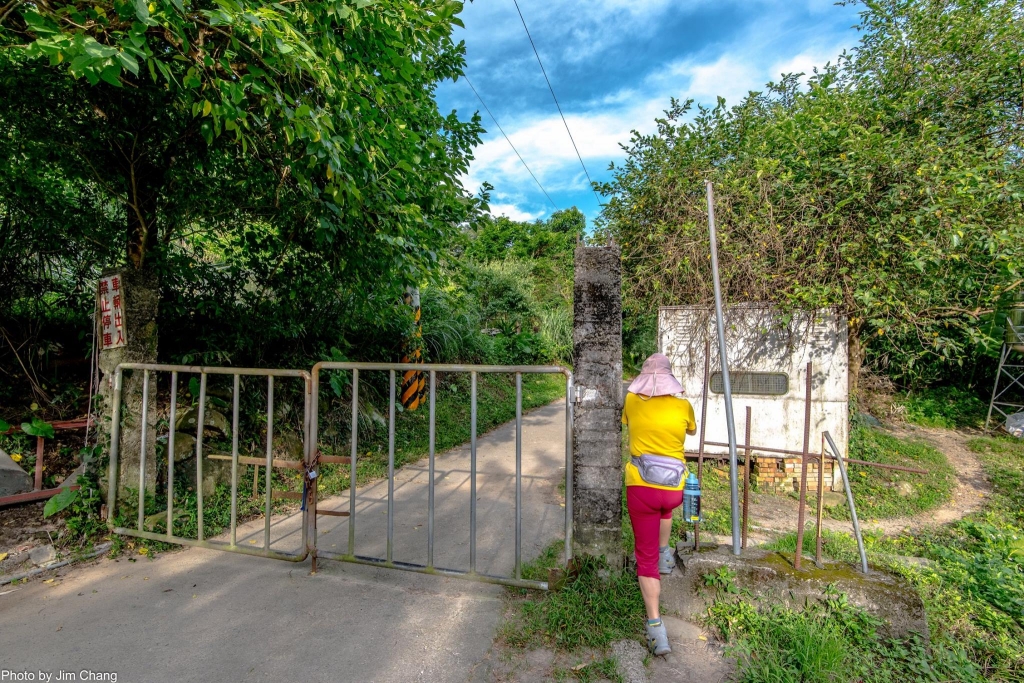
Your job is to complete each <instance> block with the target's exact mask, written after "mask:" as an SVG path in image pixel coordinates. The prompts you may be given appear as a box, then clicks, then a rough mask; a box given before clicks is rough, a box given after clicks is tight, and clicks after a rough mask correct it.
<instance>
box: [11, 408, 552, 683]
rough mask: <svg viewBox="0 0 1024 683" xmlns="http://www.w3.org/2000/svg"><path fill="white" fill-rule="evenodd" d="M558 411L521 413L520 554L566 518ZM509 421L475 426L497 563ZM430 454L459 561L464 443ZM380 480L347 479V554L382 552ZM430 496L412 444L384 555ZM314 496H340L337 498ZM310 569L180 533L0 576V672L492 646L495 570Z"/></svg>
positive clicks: (425, 657)
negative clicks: (78, 562) (32, 574)
mask: <svg viewBox="0 0 1024 683" xmlns="http://www.w3.org/2000/svg"><path fill="white" fill-rule="evenodd" d="M563 411H564V408H563V404H561V403H556V404H552V405H550V406H547V407H544V408H541V409H538V410H536V411H533V412H532V413H530V414H529V415H527V416H526V417H525V418H524V429H523V472H524V475H525V476H524V480H523V507H524V514H523V525H524V531H523V554H524V558H525V559H526V560H528V559H530V558H532V557H535V556H536V555H537V554H538V553H539V551H540V550H541V549H542V548H544V547H545V546H547V545H548V544H549V543H550V542H551V541H553V540H555V539H557V538H559V537H560V536H561V533H562V531H563V525H564V514H565V511H564V507H562V505H561V504H560V500H561V498H560V495H559V492H558V486H559V483H560V482H561V481H562V479H563V477H564V459H565V456H564V448H565V446H564V444H565V420H564V412H563ZM514 435H515V432H514V424H507V425H504V426H502V427H500V428H498V429H496V430H494V431H493V432H491V433H489V434H487V435H486V436H483V437H481V438H480V439H479V440H478V455H477V457H478V468H479V470H478V471H479V474H478V481H477V484H478V492H477V493H478V509H477V514H478V520H477V525H478V541H477V553H478V558H477V569H478V571H481V572H489V573H508V572H510V571H511V568H512V565H513V562H514V559H513V557H514V539H515V537H514V514H513V511H514V507H513V505H514V491H515V481H514V477H513V476H511V474H510V473H514V471H515V450H514ZM435 469H436V471H435V477H436V482H437V483H436V506H437V507H436V513H435V514H436V519H435V528H436V540H435V543H436V546H435V563H436V564H437V565H439V566H446V567H452V568H463V569H465V568H468V565H469V532H468V529H469V519H468V517H469V449H468V447H465V448H460V449H455V450H453V451H451V452H449V453H447V454H445V455H444V456H441V457H438V459H437V461H436V468H435ZM386 492H387V485H386V482H383V483H377V484H373V485H370V486H367V487H363V488H361V489H358V490H357V494H358V496H357V498H358V501H357V502H358V505H357V515H356V540H357V543H356V552H357V554H366V555H376V554H383V552H384V545H385V538H386V536H385V533H386V519H387V516H386V514H383V513H384V511H386ZM426 497H427V463H426V461H425V460H424V461H422V462H420V463H416V464H413V465H410V466H407V467H405V468H403V469H402V470H401V471H400V472H399V473H398V475H397V476H396V483H395V553H394V557H395V559H396V560H405V561H412V562H420V563H422V562H423V561H424V560H425V559H426ZM323 504H324V503H322V505H323ZM326 505H327V506H328V507H333V508H334V509H348V508H347V506H348V498H347V496H343V497H341V498H337V499H332V500H331V501H328V502H326ZM319 524H320V529H319V531H320V547H324V548H329V547H330V546H331V545H332V544H334V545H337V547H338V549H339V550H341V551H344V550H345V548H346V547H347V541H348V529H347V520H345V519H344V518H330V517H321V518H320V522H319ZM298 529H299V524H298V519H297V517H296V516H290V517H275V518H274V521H273V533H272V545H273V546H274V547H275V548H294V547H296V546H297V545H298V531H297V530H298ZM247 533H248V534H251V536H249V535H247ZM335 538H337V539H338V540H337V543H336V544H335V543H334V539H335ZM250 540H255V541H257V543H258V544H260V545H261V544H262V524H258V523H257V524H253V525H249V526H247V527H245V528H243V529H241V530H240V532H239V543H240V544H242V543H248V542H249V541H250ZM319 569H320V571H319V572H318V573H317V574H316V575H315V576H311V575H310V574H309V561H308V560H307V561H306V562H305V563H302V564H298V565H296V564H290V563H287V562H281V561H277V560H269V559H263V558H256V557H246V556H242V555H237V554H233V553H224V552H220V551H214V550H202V549H188V550H184V551H182V552H175V553H167V554H164V555H161V556H159V557H157V558H156V559H154V560H147V559H139V560H138V561H136V562H129V561H128V560H126V559H121V560H102V561H99V562H96V563H93V564H91V565H89V566H80V567H77V568H74V569H71V570H69V571H66V572H65V573H63V575H61V576H59V577H58V578H57V579H56V580H55V581H54V582H53V583H50V584H47V583H44V582H43V580H42V579H36V580H33V581H32V582H31V583H29V584H27V585H24V586H21V587H15V588H16V590H15V592H12V593H7V594H2V593H3V592H4V591H5V590H11V587H4V588H0V672H2V671H3V670H5V669H6V670H10V671H15V672H20V671H32V672H33V673H36V679H35V680H40V676H39V675H38V672H40V671H42V672H47V673H50V674H53V678H52V680H55V681H56V680H58V675H57V674H58V672H60V671H66V672H67V671H70V672H74V673H75V675H76V677H78V676H80V675H81V672H82V671H83V670H85V671H86V672H90V671H91V672H94V673H95V672H116V673H117V674H118V676H117V680H118V681H119V682H122V683H124V682H129V683H133V682H135V681H174V682H175V683H179V682H186V681H218V682H219V683H228V682H230V681H274V682H275V683H276V682H279V681H303V682H307V681H308V682H316V681H331V682H332V683H334V682H337V681H403V682H405V681H410V680H415V681H419V680H422V681H465V680H467V679H468V678H469V677H470V676H471V674H472V671H473V669H474V667H475V666H476V665H477V663H479V662H480V661H481V660H482V659H483V658H484V656H485V655H486V653H487V651H488V649H489V648H490V647H491V643H492V641H493V639H494V635H495V630H496V628H497V626H498V624H499V622H500V618H501V614H502V610H503V602H502V600H501V594H502V589H501V588H500V587H498V586H494V585H488V584H480V583H475V582H470V581H465V580H460V579H449V578H442V577H436V576H425V575H421V574H414V573H409V572H401V571H396V570H388V569H379V568H375V567H367V566H363V565H354V564H345V563H340V562H332V561H329V560H322V561H321V562H320V567H319ZM43 680H45V678H43ZM67 680H75V679H70V678H69V679H67ZM77 680H83V679H82V678H80V677H79V678H77Z"/></svg>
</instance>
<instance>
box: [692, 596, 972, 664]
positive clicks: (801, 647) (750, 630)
mask: <svg viewBox="0 0 1024 683" xmlns="http://www.w3.org/2000/svg"><path fill="white" fill-rule="evenodd" d="M706 621H707V623H708V625H710V626H712V627H713V628H715V629H716V630H717V631H718V633H719V635H720V636H721V637H722V638H723V639H724V640H725V641H726V642H727V643H728V647H727V651H728V653H729V654H730V655H731V656H734V657H736V660H737V669H738V671H737V676H736V679H735V680H737V681H740V682H741V683H783V682H786V683H788V682H792V683H802V682H804V681H807V682H808V683H809V682H811V681H836V682H839V681H859V682H863V683H869V682H870V683H890V682H892V683H895V682H903V681H908V680H912V681H936V682H938V681H981V680H985V679H984V678H982V676H981V671H980V669H979V668H978V667H977V666H976V665H975V664H974V663H973V662H971V661H969V660H967V659H965V658H964V657H963V656H962V653H961V652H958V651H950V650H948V649H947V648H945V647H944V646H942V645H935V644H933V646H932V647H931V649H929V648H928V647H927V645H926V644H925V642H924V641H923V640H922V639H921V638H919V637H913V638H910V639H908V640H906V641H896V640H886V639H883V638H881V637H880V635H879V628H880V627H881V626H882V625H883V624H882V622H881V621H879V620H878V619H876V618H874V617H872V616H871V615H869V614H868V613H867V612H865V611H863V610H861V609H858V608H856V607H854V606H852V605H850V604H849V603H848V602H847V600H846V598H845V596H843V595H840V594H838V593H835V592H832V591H826V593H825V594H824V596H823V598H822V600H820V601H816V602H811V603H810V604H808V605H807V606H806V607H805V608H804V609H803V610H799V611H798V610H794V609H791V608H788V607H786V606H783V605H779V604H777V603H771V604H761V603H757V602H748V601H744V600H736V599H728V600H724V599H723V600H719V601H717V602H715V603H714V604H713V605H712V606H711V608H710V609H709V610H708V617H707V620H706Z"/></svg>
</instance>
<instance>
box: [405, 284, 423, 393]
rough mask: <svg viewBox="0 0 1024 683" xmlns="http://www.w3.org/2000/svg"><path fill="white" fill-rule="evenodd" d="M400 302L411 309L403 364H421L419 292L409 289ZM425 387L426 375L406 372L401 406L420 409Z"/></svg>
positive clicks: (415, 371) (421, 324)
mask: <svg viewBox="0 0 1024 683" xmlns="http://www.w3.org/2000/svg"><path fill="white" fill-rule="evenodd" d="M402 300H403V301H404V302H405V304H406V305H407V306H412V309H413V324H414V328H413V333H412V335H411V336H410V337H407V338H406V340H405V343H404V344H403V351H402V362H403V363H422V362H423V323H422V322H421V321H420V314H421V311H420V291H419V290H418V289H416V288H414V287H409V288H408V289H407V290H406V291H405V295H404V296H403V297H402ZM426 387H427V379H426V375H424V374H423V372H422V371H420V370H406V371H405V372H404V373H403V374H402V406H403V407H404V408H405V409H406V410H416V409H417V408H419V407H420V402H421V401H422V400H423V395H424V392H425V390H426Z"/></svg>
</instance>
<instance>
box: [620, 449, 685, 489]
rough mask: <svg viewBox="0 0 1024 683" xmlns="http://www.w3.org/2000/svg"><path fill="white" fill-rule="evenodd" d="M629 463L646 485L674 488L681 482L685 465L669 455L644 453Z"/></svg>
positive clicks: (634, 457)
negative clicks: (634, 467)
mask: <svg viewBox="0 0 1024 683" xmlns="http://www.w3.org/2000/svg"><path fill="white" fill-rule="evenodd" d="M631 462H632V463H633V465H634V466H636V469H637V470H638V471H639V472H640V478H641V479H643V480H644V481H645V482H647V483H648V484H654V485H655V486H667V487H669V488H675V487H677V486H679V484H681V483H682V481H683V475H684V474H685V473H686V463H685V462H684V461H682V460H680V459H679V458H673V457H671V456H669V455H654V454H652V453H644V454H643V455H641V456H640V457H637V456H635V455H634V456H633V457H632V459H631Z"/></svg>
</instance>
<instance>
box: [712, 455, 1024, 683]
mask: <svg viewBox="0 0 1024 683" xmlns="http://www.w3.org/2000/svg"><path fill="white" fill-rule="evenodd" d="M968 446H969V447H970V448H971V449H972V450H973V451H974V452H976V453H977V454H978V456H979V458H980V459H981V461H982V464H983V466H984V468H985V471H986V473H987V475H988V477H989V480H990V481H991V482H992V485H993V494H992V496H991V497H990V499H989V500H988V501H987V504H986V507H985V509H984V510H983V511H980V512H978V513H975V514H974V515H971V516H970V517H968V518H966V519H964V520H961V521H959V522H957V523H955V524H951V525H949V526H946V527H942V528H938V529H931V530H925V531H921V532H918V533H915V534H914V535H902V536H897V537H894V538H886V537H883V536H881V535H878V534H869V535H866V536H865V539H864V541H865V546H866V547H867V552H868V558H869V559H870V560H871V562H872V564H876V565H887V566H888V567H889V568H890V569H891V570H892V571H894V572H896V573H899V574H901V575H902V576H903V577H904V578H906V579H907V580H908V581H910V582H911V583H912V584H913V585H914V586H915V587H916V588H917V590H918V591H919V593H920V595H921V597H922V599H923V600H924V604H925V608H926V611H927V614H928V624H929V630H930V633H931V643H930V647H929V648H927V649H926V648H924V647H923V644H922V643H920V642H919V641H916V640H913V639H912V640H908V641H904V642H895V641H886V640H884V639H881V638H879V637H878V635H877V634H872V633H871V632H868V633H866V634H862V635H858V634H857V633H854V634H853V635H851V634H850V632H849V625H850V619H851V618H853V617H851V616H850V615H849V614H848V612H849V611H850V610H851V609H852V608H849V609H846V610H843V611H837V610H836V609H835V608H834V606H829V605H828V604H826V605H824V606H812V608H811V609H810V610H808V611H807V612H804V613H802V614H801V613H795V612H792V611H791V610H787V609H785V608H782V607H778V606H764V605H756V604H749V603H742V604H738V603H736V602H735V601H734V600H733V601H720V602H719V603H716V605H715V606H714V607H713V608H712V618H713V619H714V620H715V621H714V622H713V623H714V625H715V626H716V628H718V629H719V631H720V632H721V633H723V635H726V636H727V637H729V638H730V643H731V644H732V646H733V648H734V653H735V654H736V655H737V656H738V657H739V661H740V676H739V680H741V681H747V682H759V681H810V680H837V681H838V680H863V681H878V682H885V681H1006V682H1009V681H1022V680H1024V654H1022V653H1024V442H1021V441H1020V440H1017V439H1011V438H1007V437H1000V438H978V439H974V440H972V441H970V442H969V443H968ZM809 536H810V538H812V539H813V531H811V532H809ZM805 538H807V535H805ZM824 538H825V539H826V543H825V546H824V551H825V554H826V555H827V556H829V557H831V558H833V559H837V560H842V561H846V562H852V561H854V560H856V545H855V543H854V541H853V538H852V537H850V536H848V535H846V534H832V533H829V532H825V534H824ZM772 547H773V548H774V549H776V550H780V551H784V552H786V551H788V552H793V549H794V548H795V534H788V535H787V536H784V537H782V538H780V539H778V540H777V541H775V543H774V544H773V546H772ZM812 547H813V546H812ZM896 555H907V556H917V557H924V558H926V559H928V560H931V564H930V565H929V566H925V567H916V566H911V565H907V564H903V563H900V562H898V561H897V560H896V557H895V556H896ZM826 602H827V601H826ZM856 619H859V620H860V623H861V624H862V625H865V624H866V625H867V626H871V624H870V621H864V620H863V619H862V617H856ZM869 631H870V629H869ZM837 633H838V634H840V635H841V636H842V637H844V638H849V643H850V650H849V656H848V657H839V656H838V655H835V654H829V655H828V657H827V658H817V659H808V660H805V658H804V654H803V653H806V652H810V651H812V650H815V651H820V652H824V653H829V652H831V648H832V643H833V641H834V637H835V634H837ZM822 667H824V668H822ZM836 672H840V673H836Z"/></svg>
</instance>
